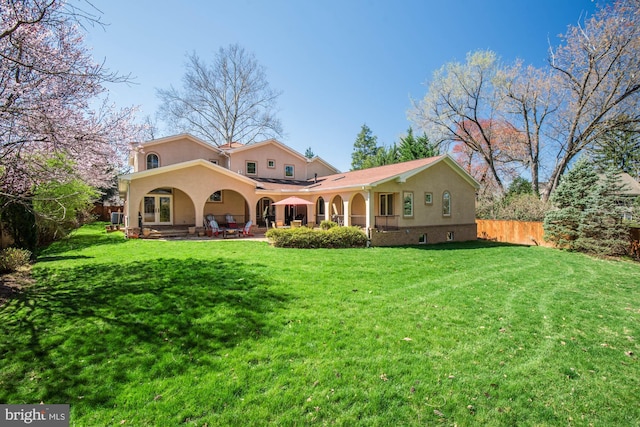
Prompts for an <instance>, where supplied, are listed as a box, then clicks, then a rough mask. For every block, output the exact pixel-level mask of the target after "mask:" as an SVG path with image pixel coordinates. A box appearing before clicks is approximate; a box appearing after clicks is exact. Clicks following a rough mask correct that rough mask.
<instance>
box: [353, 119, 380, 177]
mask: <svg viewBox="0 0 640 427" xmlns="http://www.w3.org/2000/svg"><path fill="white" fill-rule="evenodd" d="M377 154H378V138H377V137H376V136H373V135H372V134H371V129H369V127H368V126H367V125H366V124H363V125H362V129H361V130H360V133H359V134H358V136H357V138H356V141H355V142H354V143H353V153H351V170H359V169H365V167H366V164H367V162H370V161H371V160H368V159H370V158H372V157H375V156H376V155H377Z"/></svg>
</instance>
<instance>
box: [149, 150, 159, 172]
mask: <svg viewBox="0 0 640 427" xmlns="http://www.w3.org/2000/svg"><path fill="white" fill-rule="evenodd" d="M146 160H147V170H149V169H156V168H159V167H160V157H159V156H158V155H157V154H156V153H149V154H147V159H146Z"/></svg>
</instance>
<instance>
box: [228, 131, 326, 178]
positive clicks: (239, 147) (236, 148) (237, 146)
mask: <svg viewBox="0 0 640 427" xmlns="http://www.w3.org/2000/svg"><path fill="white" fill-rule="evenodd" d="M264 145H275V146H277V147H278V148H280V149H282V150H284V151H286V152H288V153H289V154H291V155H293V156H295V157H298V158H299V159H300V160H304V161H306V162H307V163H314V162H320V163H322V164H323V165H324V166H326V167H327V168H329V169H333V170H334V171H336V172H338V169H336V167H335V166H333V165H331V164H330V163H327V161H326V160H324V159H322V158H321V157H318V156H315V157H313V158H311V159H309V158H307V157H306V156H305V155H303V154H301V153H299V152H297V151H296V150H294V149H292V148H291V147H289V146H287V145H285V144H283V143H282V142H280V141H278V140H277V139H275V138H271V139H267V140H265V141H260V142H254V143H253V144H241V143H239V142H232V143H231V144H225V145H221V146H220V147H219V148H221V149H223V150H224V151H225V152H227V153H229V154H233V153H238V152H242V151H248V150H253V149H255V148H257V147H261V146H264Z"/></svg>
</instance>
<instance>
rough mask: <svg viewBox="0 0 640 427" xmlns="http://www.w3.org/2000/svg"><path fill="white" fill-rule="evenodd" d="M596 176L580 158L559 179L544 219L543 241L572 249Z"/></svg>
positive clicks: (590, 167) (591, 168) (596, 179)
mask: <svg viewBox="0 0 640 427" xmlns="http://www.w3.org/2000/svg"><path fill="white" fill-rule="evenodd" d="M597 181H598V175H597V174H596V172H595V170H594V169H593V167H592V166H591V165H590V164H589V163H587V161H586V160H584V159H581V160H579V161H578V162H576V164H575V165H574V167H573V168H572V169H571V170H569V171H568V172H567V173H566V175H564V176H563V178H562V180H561V182H560V184H559V185H558V188H557V189H556V191H554V192H553V194H552V195H551V202H552V203H553V204H554V206H555V207H556V209H552V210H550V211H549V212H547V214H546V215H545V217H544V223H543V227H544V233H545V237H544V238H545V240H547V241H550V242H554V243H555V244H556V245H557V246H560V247H567V248H568V249H575V247H574V245H575V241H576V239H578V237H579V233H578V229H579V227H580V223H581V216H582V213H583V212H584V211H585V210H586V208H587V206H588V205H589V203H590V202H589V196H590V195H591V191H592V189H593V187H594V186H595V184H596V182H597Z"/></svg>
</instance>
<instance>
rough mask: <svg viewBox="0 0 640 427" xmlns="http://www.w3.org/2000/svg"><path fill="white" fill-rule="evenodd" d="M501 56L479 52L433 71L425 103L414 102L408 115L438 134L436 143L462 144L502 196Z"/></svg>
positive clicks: (433, 133)
mask: <svg viewBox="0 0 640 427" xmlns="http://www.w3.org/2000/svg"><path fill="white" fill-rule="evenodd" d="M499 69H500V62H499V60H498V57H497V55H496V54H495V53H494V52H491V51H478V52H473V53H470V54H468V55H467V61H466V63H464V64H462V63H458V62H452V63H449V64H446V65H445V66H443V67H442V68H441V69H439V70H438V71H436V72H435V73H434V76H433V79H432V80H431V83H430V84H429V90H428V92H427V94H426V95H425V97H424V99H423V100H422V101H420V102H419V103H414V108H413V111H412V112H411V113H410V115H411V116H412V117H413V120H414V121H415V122H417V123H418V125H419V126H421V127H422V128H423V129H429V130H430V131H431V132H430V134H432V135H436V136H437V141H438V145H444V144H448V143H462V144H464V146H466V147H468V148H469V150H471V152H473V153H475V154H477V155H478V157H479V158H480V159H481V160H482V162H483V163H484V164H485V165H486V171H487V174H488V175H489V176H490V179H491V181H493V182H495V184H496V186H497V189H498V190H499V191H500V192H503V190H504V188H503V183H502V181H503V177H502V174H501V173H500V168H501V165H502V163H505V159H502V158H501V157H500V153H501V152H502V151H503V147H502V145H503V140H502V139H501V134H502V132H501V129H502V128H504V127H503V126H502V125H501V124H500V123H499V121H497V120H493V119H487V117H499V112H500V111H501V109H502V108H503V100H502V99H501V98H500V97H498V96H496V95H495V94H496V93H497V92H498V91H497V90H496V88H495V82H496V75H497V73H498V71H499Z"/></svg>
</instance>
